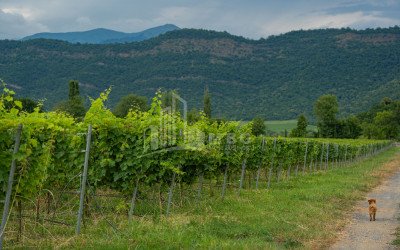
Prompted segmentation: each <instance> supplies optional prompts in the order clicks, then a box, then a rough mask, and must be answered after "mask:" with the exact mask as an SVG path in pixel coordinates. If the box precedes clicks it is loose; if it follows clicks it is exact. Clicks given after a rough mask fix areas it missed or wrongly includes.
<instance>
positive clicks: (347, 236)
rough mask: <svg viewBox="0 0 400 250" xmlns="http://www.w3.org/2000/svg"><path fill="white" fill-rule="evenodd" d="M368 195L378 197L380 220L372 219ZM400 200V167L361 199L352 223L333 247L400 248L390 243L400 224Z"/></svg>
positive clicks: (378, 216)
mask: <svg viewBox="0 0 400 250" xmlns="http://www.w3.org/2000/svg"><path fill="white" fill-rule="evenodd" d="M368 198H375V199H376V207H377V208H378V211H377V213H376V221H369V213H368V202H367V200H368ZM399 204H400V167H399V171H398V172H397V173H396V174H394V175H393V176H391V177H389V178H388V179H386V180H385V181H383V182H382V184H381V185H379V186H378V187H376V188H375V189H374V190H372V191H371V192H369V193H368V194H367V196H366V197H365V200H364V201H360V202H358V203H357V205H356V206H355V210H354V213H353V215H352V220H351V222H350V224H349V225H348V226H346V227H345V229H344V230H343V231H342V232H340V235H339V239H338V241H337V242H336V243H335V244H334V245H332V246H331V248H330V249H399V248H398V247H396V246H393V245H390V244H389V243H390V242H392V241H393V240H394V239H395V236H394V235H393V233H394V232H395V230H396V227H397V226H399V221H398V220H397V218H398V217H399V216H400V207H399Z"/></svg>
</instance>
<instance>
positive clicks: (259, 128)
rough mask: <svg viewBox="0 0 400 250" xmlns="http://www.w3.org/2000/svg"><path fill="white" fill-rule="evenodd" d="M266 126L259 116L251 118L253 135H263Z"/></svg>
mask: <svg viewBox="0 0 400 250" xmlns="http://www.w3.org/2000/svg"><path fill="white" fill-rule="evenodd" d="M266 129H267V126H265V123H264V119H263V118H262V117H260V116H257V117H254V118H253V124H252V126H251V133H252V134H253V135H255V136H259V135H265V130H266Z"/></svg>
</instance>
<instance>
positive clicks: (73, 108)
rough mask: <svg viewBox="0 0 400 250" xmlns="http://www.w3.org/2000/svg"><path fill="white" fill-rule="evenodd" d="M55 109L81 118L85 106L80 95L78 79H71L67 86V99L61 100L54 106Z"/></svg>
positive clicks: (83, 114) (84, 111)
mask: <svg viewBox="0 0 400 250" xmlns="http://www.w3.org/2000/svg"><path fill="white" fill-rule="evenodd" d="M54 109H55V110H57V111H62V112H66V113H69V114H70V115H72V116H73V117H74V118H82V117H84V116H85V113H86V108H85V106H84V102H83V97H82V96H81V95H80V91H79V83H78V81H75V80H71V81H70V82H69V88H68V101H62V102H60V103H58V104H56V105H55V107H54Z"/></svg>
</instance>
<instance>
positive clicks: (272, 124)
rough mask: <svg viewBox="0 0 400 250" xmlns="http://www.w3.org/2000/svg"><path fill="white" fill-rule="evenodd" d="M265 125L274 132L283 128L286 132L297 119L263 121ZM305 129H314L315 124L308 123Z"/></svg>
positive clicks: (294, 125) (292, 126)
mask: <svg viewBox="0 0 400 250" xmlns="http://www.w3.org/2000/svg"><path fill="white" fill-rule="evenodd" d="M249 122H250V121H242V122H241V124H243V125H244V124H247V123H249ZM264 123H265V125H266V126H267V130H270V131H272V132H274V133H280V132H284V131H285V129H286V130H287V131H288V133H289V132H290V131H291V130H292V129H293V128H295V127H296V126H297V120H286V121H265V122H264ZM307 130H311V131H316V130H317V126H314V125H308V126H307Z"/></svg>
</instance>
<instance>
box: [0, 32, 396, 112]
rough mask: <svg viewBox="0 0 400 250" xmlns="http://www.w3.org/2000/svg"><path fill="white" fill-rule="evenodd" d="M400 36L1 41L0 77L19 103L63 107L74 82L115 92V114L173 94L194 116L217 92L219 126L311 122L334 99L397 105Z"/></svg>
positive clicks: (350, 107)
mask: <svg viewBox="0 0 400 250" xmlns="http://www.w3.org/2000/svg"><path fill="white" fill-rule="evenodd" d="M399 68H400V28H399V27H397V26H396V27H394V28H385V29H368V30H362V31H355V30H351V29H325V30H310V31H293V32H290V33H286V34H283V35H279V36H271V37H268V38H267V39H260V40H248V39H245V38H242V37H237V36H232V35H230V34H228V33H226V32H215V31H206V30H194V29H182V30H176V31H171V32H168V33H166V34H164V35H161V36H159V37H157V38H153V39H149V40H146V41H143V42H137V43H126V44H106V45H99V44H96V45H93V44H92V45H89V44H71V43H68V42H64V41H58V40H45V39H35V40H29V41H8V40H3V41H0V78H2V79H3V80H4V81H5V82H6V83H8V87H9V88H11V89H13V90H15V91H16V93H17V94H18V95H19V96H25V97H30V98H35V99H43V98H45V99H46V101H45V108H47V109H50V108H52V107H53V105H55V104H56V103H57V102H59V101H61V100H63V99H67V94H68V82H69V80H71V79H75V80H78V81H79V83H80V85H81V94H83V95H87V96H90V97H96V96H97V95H98V94H99V93H100V92H101V91H103V90H104V89H105V88H108V87H109V86H111V85H112V86H113V88H112V91H111V94H110V96H109V97H110V101H109V104H108V105H109V107H113V106H114V105H115V104H116V103H117V102H119V101H120V99H121V97H123V96H125V95H127V94H138V95H143V96H147V97H152V96H154V93H155V92H156V90H157V89H158V88H164V89H167V90H170V89H176V90H177V91H178V93H179V94H180V95H181V96H182V97H183V98H184V99H186V100H187V102H188V106H189V109H190V108H193V107H195V108H197V109H199V108H200V109H201V108H202V102H203V95H204V90H205V88H206V87H207V88H208V89H209V92H210V93H211V102H212V108H213V116H214V117H222V116H225V117H227V118H228V119H237V120H239V119H243V120H251V119H252V118H253V117H254V116H257V115H261V116H262V117H264V118H265V119H266V120H283V119H293V118H297V116H298V115H299V114H301V113H303V112H306V115H307V116H311V114H312V109H313V103H314V102H315V101H316V100H317V99H318V97H319V96H321V95H323V94H334V95H336V96H337V97H338V101H339V107H340V109H341V110H340V114H341V116H348V115H350V114H351V113H359V112H361V111H366V110H368V109H369V108H370V107H372V106H373V105H376V104H378V103H379V102H380V100H381V99H382V98H383V97H390V98H392V99H399V98H400V72H399Z"/></svg>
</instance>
